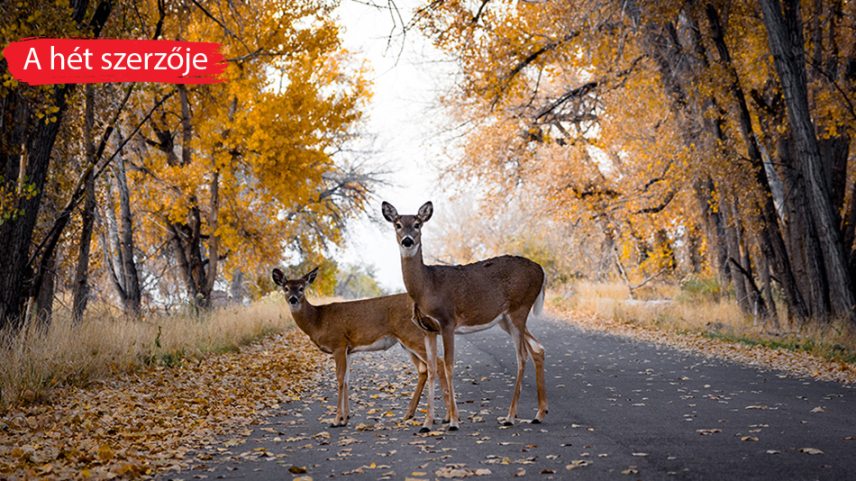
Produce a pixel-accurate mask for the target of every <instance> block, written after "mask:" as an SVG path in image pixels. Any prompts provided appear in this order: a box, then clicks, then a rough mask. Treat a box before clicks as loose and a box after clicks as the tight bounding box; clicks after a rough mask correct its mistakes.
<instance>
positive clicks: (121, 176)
mask: <svg viewBox="0 0 856 481" xmlns="http://www.w3.org/2000/svg"><path fill="white" fill-rule="evenodd" d="M113 172H114V179H115V180H116V188H117V190H118V191H119V219H120V220H119V223H120V224H119V227H120V228H119V229H118V237H119V243H118V244H119V245H118V248H119V251H120V253H121V255H120V256H119V258H120V259H121V262H122V269H121V270H122V279H123V282H122V285H123V287H124V289H123V290H124V294H125V296H124V298H123V299H122V300H123V306H124V308H125V314H126V315H129V316H132V317H137V316H139V314H140V309H141V302H142V291H141V289H140V276H139V273H138V270H137V262H136V260H135V259H134V253H135V250H136V249H135V248H134V222H133V219H132V218H131V192H130V190H129V189H128V177H127V173H126V171H125V157H124V156H123V155H119V156H118V158H117V159H116V165H115V168H114V170H113ZM111 209H112V207H111Z"/></svg>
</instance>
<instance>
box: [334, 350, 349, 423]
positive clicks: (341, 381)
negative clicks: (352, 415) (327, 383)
mask: <svg viewBox="0 0 856 481" xmlns="http://www.w3.org/2000/svg"><path fill="white" fill-rule="evenodd" d="M333 359H334V360H335V361H336V387H337V391H336V394H337V399H336V418H335V419H333V424H331V425H330V427H332V428H336V427H339V426H344V425H345V424H346V423H347V421H346V420H345V417H344V411H345V396H346V394H345V393H346V391H347V383H346V380H345V378H346V377H347V374H348V353H347V351H346V350H345V349H340V350H338V351H336V352H334V353H333Z"/></svg>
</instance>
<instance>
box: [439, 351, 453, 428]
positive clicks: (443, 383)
mask: <svg viewBox="0 0 856 481" xmlns="http://www.w3.org/2000/svg"><path fill="white" fill-rule="evenodd" d="M437 374H438V376H437V377H438V378H439V379H440V389H442V390H443V405H444V406H445V407H446V415H445V416H444V417H443V424H448V423H449V402H450V401H449V381H448V379H446V369H445V362H444V361H441V360H440V359H438V360H437Z"/></svg>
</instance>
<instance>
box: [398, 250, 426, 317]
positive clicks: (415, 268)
mask: <svg viewBox="0 0 856 481" xmlns="http://www.w3.org/2000/svg"><path fill="white" fill-rule="evenodd" d="M428 269H429V268H428V266H426V265H425V263H424V262H423V261H422V246H421V245H420V246H419V248H418V249H417V250H416V254H414V255H412V256H410V257H402V258H401V273H402V277H403V278H404V288H405V289H407V293H408V294H410V297H411V298H412V299H413V300H414V301H416V303H417V304H418V303H419V301H420V299H422V297H423V296H424V295H426V294H427V293H428V292H430V290H431V286H430V285H429V284H430V280H431V278H430V275H429V272H428Z"/></svg>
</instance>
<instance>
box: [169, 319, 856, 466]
mask: <svg viewBox="0 0 856 481" xmlns="http://www.w3.org/2000/svg"><path fill="white" fill-rule="evenodd" d="M533 324H534V325H533V326H531V329H532V331H533V332H534V334H535V335H536V336H537V337H539V339H540V340H541V341H542V343H543V344H544V346H545V348H546V351H547V380H548V383H549V384H548V395H549V399H550V412H549V415H548V416H547V419H546V420H545V423H544V424H540V425H538V424H528V423H520V424H518V425H516V426H513V427H509V428H507V427H502V426H500V425H499V424H498V423H497V418H498V417H500V416H502V415H504V413H505V411H506V409H507V408H508V402H509V399H510V395H511V388H512V384H513V382H514V372H515V360H514V355H513V351H512V348H511V343H510V341H509V339H508V336H507V335H506V334H505V333H504V332H502V331H501V330H499V329H498V328H495V329H492V330H490V331H485V332H480V333H476V334H472V335H469V336H463V337H460V336H459V337H458V342H457V346H458V352H459V354H458V365H457V373H458V374H457V380H458V381H457V390H458V396H459V398H458V399H459V403H460V409H461V420H462V423H461V430H460V431H458V432H453V433H446V432H445V430H444V429H443V427H442V426H439V425H438V427H437V429H438V431H437V432H432V433H430V434H429V435H418V434H416V430H417V428H416V427H415V426H410V425H407V424H404V423H400V422H398V421H397V419H398V417H399V416H400V415H401V413H402V412H403V410H404V409H405V407H406V404H407V397H408V396H409V395H410V390H411V389H412V385H413V381H412V379H413V378H414V377H415V376H414V374H413V370H412V368H411V367H410V365H409V362H408V361H407V358H406V356H405V354H404V352H403V351H402V350H401V349H400V348H398V347H396V348H394V349H393V350H391V351H390V352H387V353H382V354H375V353H372V354H363V355H361V358H359V359H357V360H356V362H355V363H354V368H353V372H352V377H351V379H352V383H353V384H354V389H353V391H352V396H351V402H352V419H351V423H350V425H349V426H348V427H345V428H340V429H331V428H329V427H328V423H329V421H330V420H332V409H333V405H334V404H335V390H334V385H333V382H332V380H331V379H332V375H326V380H325V383H324V384H322V387H321V388H320V389H319V390H318V392H317V393H315V394H314V395H313V396H310V397H308V398H307V399H306V400H304V401H301V402H294V403H290V404H284V405H283V406H284V407H283V409H282V413H281V415H280V416H278V417H276V418H274V419H270V421H269V423H268V424H266V425H261V426H258V427H257V428H256V429H255V431H254V433H253V435H252V437H251V438H250V440H249V441H248V442H247V443H246V444H244V445H240V446H231V447H230V446H229V444H230V443H228V440H227V441H225V442H224V445H223V447H220V450H222V451H223V453H222V454H221V455H220V456H219V457H215V458H214V460H212V461H209V462H208V464H207V465H205V466H204V469H197V470H195V471H188V472H184V473H180V474H178V475H177V476H175V477H180V478H184V479H192V478H193V477H194V475H196V476H203V477H207V478H208V479H242V480H290V479H292V478H294V477H297V476H311V477H312V478H313V479H314V480H315V481H318V480H326V479H344V480H357V479H405V478H407V477H410V478H416V479H435V478H438V477H442V476H444V475H458V476H462V475H476V474H480V475H481V476H482V477H480V478H474V479H510V478H511V477H512V476H514V475H518V476H523V479H538V480H541V479H544V480H551V479H562V480H564V479H627V480H636V479H642V480H657V479H669V480H671V479H691V480H695V479H710V480H731V479H753V480H754V479H759V480H760V479H764V480H777V481H782V480H814V479H822V480H844V479H851V480H853V479H856V390H854V389H853V388H847V387H844V386H841V385H838V384H835V383H828V382H815V381H807V380H799V379H791V378H786V377H784V376H783V375H781V374H778V373H775V372H765V371H761V370H758V369H754V368H749V367H744V366H740V365H736V364H733V363H729V362H724V361H719V360H712V359H707V358H703V357H699V356H695V355H691V354H688V353H685V352H680V351H677V350H674V349H669V348H664V347H658V346H654V345H651V344H646V343H641V342H637V341H632V340H628V339H625V338H620V337H614V336H609V335H604V334H598V333H589V332H583V331H581V330H579V329H576V328H573V327H569V326H567V325H565V324H563V323H560V322H558V321H551V320H540V321H536V322H534V323H533ZM526 381H527V382H526V383H525V385H524V390H523V397H522V404H521V411H520V415H521V416H524V417H526V416H529V417H531V416H534V414H535V389H534V372H533V371H532V368H531V363H530V364H529V365H527V377H526ZM393 414H394V415H395V417H390V416H391V415H393ZM815 450H819V451H815ZM811 453H817V454H811ZM212 463H213V464H212ZM292 467H305V469H306V473H296V474H293V473H292V472H290V471H289V468H292ZM569 467H570V468H572V469H571V470H569V469H568V468H569ZM200 468H201V467H200ZM455 469H457V471H455ZM294 470H295V471H300V469H294ZM488 470H489V471H488ZM488 473H489V474H488Z"/></svg>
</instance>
